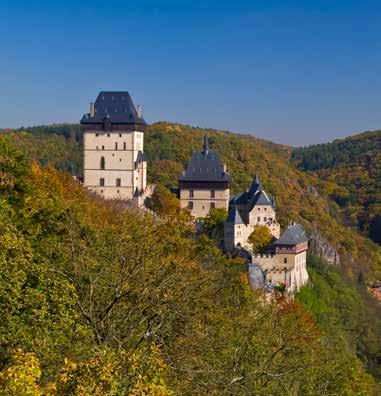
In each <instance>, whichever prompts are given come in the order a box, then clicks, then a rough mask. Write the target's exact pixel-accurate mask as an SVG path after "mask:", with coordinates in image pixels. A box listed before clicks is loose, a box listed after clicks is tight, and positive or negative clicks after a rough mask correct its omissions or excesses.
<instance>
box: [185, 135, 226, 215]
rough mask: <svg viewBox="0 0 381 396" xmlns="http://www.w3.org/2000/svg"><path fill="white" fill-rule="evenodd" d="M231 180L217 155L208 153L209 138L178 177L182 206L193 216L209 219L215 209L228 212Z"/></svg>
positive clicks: (206, 137)
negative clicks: (210, 213)
mask: <svg viewBox="0 0 381 396" xmlns="http://www.w3.org/2000/svg"><path fill="white" fill-rule="evenodd" d="M230 184H231V178H230V175H229V173H227V171H226V167H225V165H224V164H223V163H222V161H221V159H220V156H219V155H218V153H216V152H214V151H211V150H209V142H208V136H207V134H205V136H204V149H203V151H200V152H195V153H193V155H192V158H191V160H190V162H189V163H188V165H187V167H186V169H185V171H184V172H183V173H182V174H181V175H180V177H179V190H180V205H181V207H182V208H188V209H189V210H190V212H191V214H192V216H193V217H195V218H198V217H206V216H207V215H208V214H209V212H210V210H211V209H213V208H224V209H226V210H227V209H228V205H229V199H230Z"/></svg>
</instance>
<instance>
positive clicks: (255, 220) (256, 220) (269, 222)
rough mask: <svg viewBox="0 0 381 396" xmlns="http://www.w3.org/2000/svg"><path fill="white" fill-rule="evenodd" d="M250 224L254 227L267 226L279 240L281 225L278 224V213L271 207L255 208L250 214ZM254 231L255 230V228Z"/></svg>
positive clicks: (259, 206) (261, 206) (260, 206)
mask: <svg viewBox="0 0 381 396" xmlns="http://www.w3.org/2000/svg"><path fill="white" fill-rule="evenodd" d="M248 220H249V224H250V225H252V226H256V225H265V226H267V227H268V229H269V230H270V232H271V234H272V235H273V236H274V237H275V238H279V235H280V225H279V223H277V222H276V213H275V210H274V208H273V207H272V206H271V205H257V206H254V207H253V209H252V210H251V212H250V213H249V219H248ZM253 230H254V228H253Z"/></svg>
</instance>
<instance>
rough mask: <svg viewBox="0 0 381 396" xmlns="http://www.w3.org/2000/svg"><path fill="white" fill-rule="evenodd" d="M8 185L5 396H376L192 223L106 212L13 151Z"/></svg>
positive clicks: (338, 354) (3, 149)
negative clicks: (267, 298) (263, 296)
mask: <svg viewBox="0 0 381 396" xmlns="http://www.w3.org/2000/svg"><path fill="white" fill-rule="evenodd" d="M0 175H1V183H0V191H1V205H0V217H1V224H2V227H1V231H0V234H1V238H0V261H1V277H0V295H1V299H0V309H1V312H2V320H1V323H0V346H1V354H0V388H1V390H2V394H6V395H22V394H28V395H56V394H65V395H71V394H72V395H78V394H80V395H142V394H146V395H171V394H176V395H180V394H181V395H194V394H215V395H223V394H227V395H228V394H229V395H231V394H236V395H240V394H242V395H244V394H253V393H254V394H274V395H285V394H305V395H309V394H310V395H316V394H327V395H372V394H374V395H375V394H377V388H376V385H375V383H374V381H373V380H372V378H371V377H370V376H369V375H368V374H366V373H365V372H364V370H363V368H362V364H361V363H360V361H359V360H358V359H357V358H356V357H355V355H354V351H353V349H352V347H351V346H349V345H348V344H347V343H345V342H342V340H340V339H337V340H336V339H335V340H334V339H333V338H332V339H330V341H329V342H327V336H328V335H327V334H328V333H327V334H325V333H322V332H321V330H319V328H318V327H317V324H316V323H315V319H314V317H313V316H311V315H310V314H309V313H308V311H306V310H305V309H304V308H302V307H301V306H300V305H299V304H298V303H293V302H287V301H283V300H279V301H278V302H277V303H276V304H267V305H264V304H262V302H261V301H262V300H261V297H260V295H256V294H255V293H253V292H252V291H250V290H249V288H248V285H247V281H246V277H245V268H244V266H243V263H242V262H241V261H240V260H238V259H228V258H226V257H224V256H223V255H222V254H221V253H220V252H219V250H218V249H217V248H216V247H214V245H213V243H212V241H211V240H209V239H208V238H207V237H206V236H201V237H199V238H194V237H192V238H191V237H190V236H191V235H192V234H193V230H192V228H190V226H189V223H188V221H187V220H186V214H184V216H169V217H165V216H164V217H162V219H161V220H160V221H158V219H157V218H155V217H153V216H151V215H150V214H147V213H145V214H144V213H143V212H141V211H139V210H137V209H135V210H133V209H128V208H125V207H124V205H123V204H122V203H117V202H108V203H107V202H104V201H102V200H101V199H98V198H96V197H93V196H91V195H89V194H88V193H87V192H86V191H85V190H84V189H83V188H82V187H81V186H80V185H78V184H77V183H76V182H75V181H74V180H73V179H72V178H71V177H70V176H69V175H65V174H62V173H59V172H58V171H56V170H53V169H52V168H46V169H43V168H41V167H40V166H39V165H36V164H34V165H33V164H30V163H28V161H27V160H26V158H24V157H23V155H22V154H20V152H18V150H16V149H15V148H14V147H12V145H11V143H10V142H9V141H8V139H6V138H4V137H2V138H0ZM182 219H184V221H183V220H182Z"/></svg>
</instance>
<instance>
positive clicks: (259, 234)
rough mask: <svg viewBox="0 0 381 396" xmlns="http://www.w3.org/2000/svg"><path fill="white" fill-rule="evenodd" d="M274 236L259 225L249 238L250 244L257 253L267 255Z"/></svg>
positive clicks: (266, 228) (263, 226)
mask: <svg viewBox="0 0 381 396" xmlns="http://www.w3.org/2000/svg"><path fill="white" fill-rule="evenodd" d="M272 240H273V236H272V234H271V232H270V230H269V229H268V227H266V226H265V225H257V226H255V228H254V231H253V232H252V233H251V234H250V236H249V242H250V243H251V244H252V247H253V251H254V252H255V253H265V252H266V251H267V249H268V248H269V246H270V244H271V241H272Z"/></svg>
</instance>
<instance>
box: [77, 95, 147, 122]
mask: <svg viewBox="0 0 381 396" xmlns="http://www.w3.org/2000/svg"><path fill="white" fill-rule="evenodd" d="M94 110H95V114H94V116H93V117H91V116H90V113H87V114H84V116H83V117H82V120H81V124H100V123H103V122H104V120H105V118H109V119H110V121H111V122H112V123H115V124H140V125H147V124H146V122H145V121H144V118H143V117H141V116H140V117H139V115H138V113H137V111H136V108H135V105H134V103H133V101H132V99H131V96H130V94H129V93H128V92H127V91H101V92H100V93H99V95H98V97H97V99H96V101H95V103H94Z"/></svg>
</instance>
